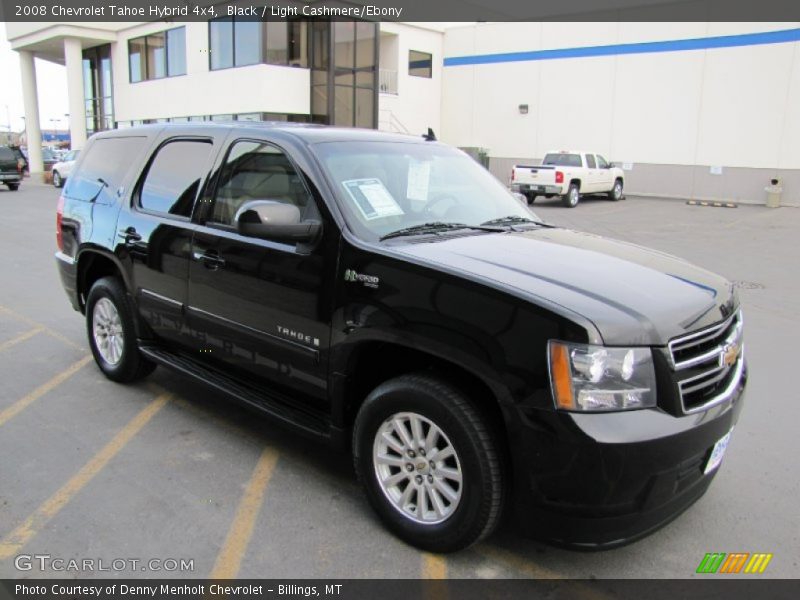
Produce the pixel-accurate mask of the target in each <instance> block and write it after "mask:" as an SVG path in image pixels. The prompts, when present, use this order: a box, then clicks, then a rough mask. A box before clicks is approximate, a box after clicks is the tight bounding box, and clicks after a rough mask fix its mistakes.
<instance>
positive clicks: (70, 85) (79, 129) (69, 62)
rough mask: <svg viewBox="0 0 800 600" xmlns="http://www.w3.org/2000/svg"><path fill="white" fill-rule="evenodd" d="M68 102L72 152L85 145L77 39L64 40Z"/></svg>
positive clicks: (84, 110) (80, 63)
mask: <svg viewBox="0 0 800 600" xmlns="http://www.w3.org/2000/svg"><path fill="white" fill-rule="evenodd" d="M64 58H65V63H66V66H67V99H68V100H69V137H70V141H71V148H72V149H73V150H76V149H79V148H83V145H84V144H85V143H86V106H85V104H84V96H83V47H82V46H81V41H80V40H79V39H78V38H74V37H68V38H64Z"/></svg>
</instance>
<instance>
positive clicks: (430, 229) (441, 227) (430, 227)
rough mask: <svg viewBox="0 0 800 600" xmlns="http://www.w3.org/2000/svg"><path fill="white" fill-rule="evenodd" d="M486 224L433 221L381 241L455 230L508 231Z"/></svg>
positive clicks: (401, 230)
mask: <svg viewBox="0 0 800 600" xmlns="http://www.w3.org/2000/svg"><path fill="white" fill-rule="evenodd" d="M485 225H487V224H486V223H482V224H481V225H467V224H466V223H444V222H442V221H431V222H430V223H422V224H421V225H414V226H413V227H404V228H403V229H398V230H397V231H392V232H390V233H387V234H386V235H382V236H381V238H380V241H381V242H382V241H383V240H388V239H390V238H395V237H401V236H404V235H424V234H426V233H439V232H440V231H453V230H455V229H476V230H478V231H491V232H494V233H497V232H499V231H506V230H505V229H503V228H502V227H486V226H485Z"/></svg>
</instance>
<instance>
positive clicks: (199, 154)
mask: <svg viewBox="0 0 800 600" xmlns="http://www.w3.org/2000/svg"><path fill="white" fill-rule="evenodd" d="M212 147H213V146H212V145H211V142H209V141H205V140H191V141H190V140H179V141H174V142H168V143H167V144H165V145H163V146H161V148H159V149H158V151H157V152H156V155H155V158H153V160H152V162H151V163H150V168H149V169H148V170H147V175H146V176H145V179H144V184H143V185H142V189H141V192H140V193H139V207H140V208H143V209H144V210H148V211H152V212H158V213H164V214H171V215H176V216H181V217H188V216H190V215H191V214H192V206H193V205H194V200H195V198H196V197H197V192H198V190H199V189H200V183H201V181H202V180H203V178H204V176H205V173H206V166H207V163H208V158H209V155H210V154H211V149H212Z"/></svg>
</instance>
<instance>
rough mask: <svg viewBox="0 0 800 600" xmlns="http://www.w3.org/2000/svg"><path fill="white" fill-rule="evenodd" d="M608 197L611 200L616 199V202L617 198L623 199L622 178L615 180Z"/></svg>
mask: <svg viewBox="0 0 800 600" xmlns="http://www.w3.org/2000/svg"><path fill="white" fill-rule="evenodd" d="M608 199H609V200H614V201H615V202H616V201H617V200H621V199H622V180H621V179H617V180H616V181H615V182H614V187H613V188H612V189H611V191H610V192H609V193H608Z"/></svg>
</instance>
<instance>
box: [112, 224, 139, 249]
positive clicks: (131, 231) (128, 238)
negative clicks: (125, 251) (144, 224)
mask: <svg viewBox="0 0 800 600" xmlns="http://www.w3.org/2000/svg"><path fill="white" fill-rule="evenodd" d="M117 236H118V237H120V238H122V239H123V240H124V242H125V245H126V246H127V245H128V244H130V243H131V242H140V241H141V240H142V236H141V235H139V234H138V233H137V232H136V228H135V227H128V228H127V229H123V230H122V231H118V232H117Z"/></svg>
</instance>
